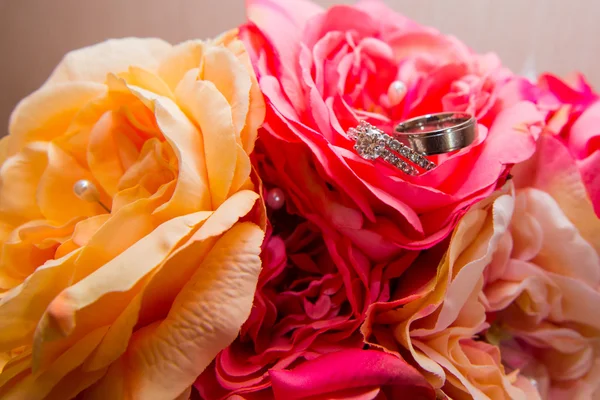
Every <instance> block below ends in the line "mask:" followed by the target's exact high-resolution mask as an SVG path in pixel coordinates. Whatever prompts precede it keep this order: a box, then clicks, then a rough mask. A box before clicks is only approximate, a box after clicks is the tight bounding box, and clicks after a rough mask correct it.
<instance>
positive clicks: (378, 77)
mask: <svg viewBox="0 0 600 400" xmlns="http://www.w3.org/2000/svg"><path fill="white" fill-rule="evenodd" d="M248 13H249V17H250V21H251V23H250V24H248V25H247V26H245V27H244V28H242V33H241V34H242V37H243V38H244V40H245V42H246V44H247V46H248V47H249V48H250V52H251V53H252V59H253V63H254V66H255V70H256V72H257V75H258V76H259V80H260V85H261V89H262V90H263V92H264V93H265V95H266V98H267V118H266V124H265V126H264V129H263V130H262V132H261V133H260V135H259V141H260V142H261V144H260V151H262V152H263V154H264V155H266V156H268V158H270V160H271V162H272V163H273V165H276V166H277V171H276V173H277V174H278V175H284V176H285V178H281V179H280V180H281V181H284V180H285V181H288V183H286V186H281V188H282V189H283V190H284V192H285V194H286V198H287V199H288V208H289V210H290V211H292V212H295V213H298V214H300V215H302V216H305V217H306V218H307V219H308V220H310V221H312V222H315V223H317V222H318V223H319V224H321V223H323V224H327V225H328V226H330V227H332V229H334V230H336V231H338V232H340V233H341V234H342V235H343V236H344V237H346V238H348V239H349V240H350V241H351V242H352V243H353V244H354V245H355V246H357V247H358V248H360V249H361V250H362V251H363V252H364V253H365V254H366V255H367V256H368V257H370V258H372V259H375V260H383V259H386V258H388V257H389V256H392V255H395V254H398V250H399V249H402V248H405V249H422V248H427V247H430V246H432V245H433V244H435V243H437V242H439V241H440V240H442V239H443V238H445V237H446V236H447V235H448V234H449V232H451V230H452V228H453V227H454V225H455V223H456V221H457V220H458V219H459V218H460V216H461V215H462V214H464V212H465V211H466V210H467V209H468V208H469V207H470V206H471V205H472V204H473V203H475V202H477V201H478V200H480V199H483V198H485V197H487V196H488V195H489V194H490V193H491V192H493V191H494V190H495V189H496V188H497V187H498V185H501V184H502V183H503V181H504V179H505V177H506V176H507V174H508V169H509V168H510V166H511V165H512V164H514V163H517V162H520V161H523V160H525V159H527V158H528V157H530V156H531V154H533V151H534V148H535V137H536V135H537V132H538V128H537V126H538V125H539V124H540V122H541V119H542V116H541V114H540V113H539V112H538V111H537V110H536V108H535V107H534V105H533V104H531V103H528V102H522V101H521V97H522V95H521V93H520V91H519V90H514V89H515V88H519V87H520V85H521V84H522V82H523V81H522V80H521V79H519V78H515V77H513V76H512V75H511V74H510V73H509V72H507V71H506V70H505V69H503V68H502V67H501V65H500V63H499V61H498V59H497V58H496V57H495V56H493V55H485V56H481V55H477V54H475V53H473V52H472V51H471V50H469V49H468V48H467V47H466V46H465V45H464V44H462V43H460V42H459V41H457V40H456V39H454V38H451V37H447V36H444V35H442V34H440V33H439V32H437V31H435V30H433V29H430V28H426V27H422V26H420V25H418V24H416V23H415V22H412V21H410V20H408V19H406V18H405V17H403V16H400V15H398V14H395V13H394V12H392V11H391V10H389V9H388V8H386V7H385V6H383V5H382V4H380V3H377V2H361V3H359V4H358V5H356V6H335V7H332V8H331V9H329V10H327V11H324V10H322V9H321V8H320V7H318V6H316V5H314V4H312V3H310V2H308V1H303V0H293V1H285V2H275V1H273V0H250V1H249V2H248ZM397 81H400V82H401V83H400V84H399V83H397ZM402 83H403V84H404V86H405V87H406V91H405V92H404V91H403V90H402ZM515 93H516V94H517V95H516V96H515ZM457 110H464V111H468V112H471V113H474V114H475V115H476V116H477V117H478V118H479V123H480V124H479V136H478V138H477V139H476V142H475V143H474V144H473V145H472V146H471V147H469V148H468V149H465V150H462V151H459V152H456V153H455V154H452V155H445V156H437V157H433V160H434V161H436V162H437V163H439V164H440V165H439V166H438V167H437V168H435V169H434V170H433V171H431V172H428V173H426V174H423V175H421V176H417V177H412V176H407V175H405V174H403V173H402V172H400V171H399V170H397V169H395V168H394V167H391V166H388V165H387V164H385V163H379V162H376V163H373V162H371V161H366V160H364V159H362V158H360V157H359V156H358V155H357V153H356V151H355V150H354V148H353V146H354V142H353V141H352V140H351V139H349V138H348V136H347V135H346V131H347V130H348V129H349V128H351V127H354V126H356V125H357V124H358V122H359V120H367V121H369V122H370V123H372V124H374V125H376V126H378V127H381V128H382V129H384V130H385V131H387V132H391V130H392V129H393V126H394V125H395V124H396V123H398V122H400V121H402V120H405V119H407V118H410V117H414V116H417V115H421V114H425V113H430V112H440V111H457ZM263 175H265V174H264V173H263ZM274 179H276V178H274Z"/></svg>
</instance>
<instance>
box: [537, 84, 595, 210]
mask: <svg viewBox="0 0 600 400" xmlns="http://www.w3.org/2000/svg"><path fill="white" fill-rule="evenodd" d="M538 88H539V90H540V91H539V92H538V93H537V100H536V101H537V104H538V107H540V109H542V110H543V111H546V112H548V117H547V127H546V131H547V132H548V133H551V134H553V135H555V136H556V137H557V138H559V139H560V140H561V141H562V143H563V144H564V145H565V146H566V147H567V148H568V149H569V152H570V154H571V156H572V157H573V158H574V159H575V160H577V161H576V162H577V167H578V168H579V171H580V173H581V177H582V179H583V182H584V184H585V186H586V189H587V192H588V195H589V196H590V198H591V201H592V204H593V205H594V210H595V211H596V215H597V216H598V217H600V180H599V178H598V177H599V176H600V97H599V96H598V94H597V93H595V92H594V90H593V89H592V87H591V86H590V85H589V84H588V83H587V82H586V80H585V78H584V77H583V76H582V75H574V76H572V77H569V78H567V79H566V80H561V79H559V78H557V77H556V76H553V75H549V74H546V75H542V76H541V77H540V79H539V81H538Z"/></svg>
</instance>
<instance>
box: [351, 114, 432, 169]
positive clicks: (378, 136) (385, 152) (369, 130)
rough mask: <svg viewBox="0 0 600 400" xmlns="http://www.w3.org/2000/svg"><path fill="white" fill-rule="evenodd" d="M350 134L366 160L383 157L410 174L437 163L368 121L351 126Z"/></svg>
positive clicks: (360, 154)
mask: <svg viewBox="0 0 600 400" xmlns="http://www.w3.org/2000/svg"><path fill="white" fill-rule="evenodd" d="M348 136H349V137H350V138H351V139H354V140H355V141H356V143H355V144H354V149H356V151H357V153H358V155H359V156H361V157H362V158H364V159H366V160H376V159H382V160H384V161H386V162H388V163H390V164H392V165H393V166H395V167H396V168H398V169H400V170H401V171H403V172H404V173H406V174H409V175H418V174H419V170H423V171H428V170H430V169H433V168H435V164H434V163H433V162H431V161H429V160H428V159H427V158H425V157H424V156H423V155H421V154H419V153H417V152H416V151H414V150H413V149H411V148H410V147H408V146H405V145H404V144H402V143H401V142H400V141H399V140H397V139H395V138H393V137H391V136H390V135H388V134H386V133H385V132H383V131H382V130H380V129H377V128H375V127H374V126H373V125H371V124H369V123H368V122H366V121H361V123H360V124H359V125H358V127H356V128H350V129H349V130H348Z"/></svg>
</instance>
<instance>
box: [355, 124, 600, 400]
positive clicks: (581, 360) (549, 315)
mask: <svg viewBox="0 0 600 400" xmlns="http://www.w3.org/2000/svg"><path fill="white" fill-rule="evenodd" d="M513 173H514V174H515V176H514V182H515V183H514V184H515V185H516V187H517V189H516V191H515V190H513V189H512V188H511V186H512V185H513V184H510V185H509V186H508V187H507V188H506V189H504V191H502V192H499V193H497V194H496V195H494V196H493V197H492V198H490V199H488V200H486V201H484V202H483V203H481V204H479V205H478V206H476V207H475V208H474V209H472V210H471V211H469V212H468V213H467V214H466V215H465V216H464V217H463V218H462V219H461V221H460V223H459V224H458V226H457V228H456V229H455V231H454V233H453V235H452V238H451V240H450V244H449V246H448V247H447V251H446V247H445V246H440V248H439V251H440V252H445V254H444V255H443V257H442V261H441V262H440V264H439V267H438V264H437V259H438V258H439V256H437V255H436V254H435V253H436V249H433V251H427V252H424V253H423V254H422V255H421V257H420V258H419V259H418V260H417V262H416V263H415V265H413V266H412V267H411V268H410V269H409V270H408V273H407V275H404V276H403V281H402V282H401V283H399V285H398V287H397V290H396V293H395V294H394V295H393V297H392V301H391V302H390V303H378V304H375V305H373V306H371V308H370V310H369V316H368V318H367V323H366V324H365V325H364V326H363V333H364V334H365V337H366V338H367V339H368V340H369V342H371V343H373V344H375V345H377V346H380V347H383V348H384V349H386V350H387V351H391V352H397V353H400V354H404V353H405V352H406V351H409V353H410V355H411V356H412V358H413V363H414V364H415V365H416V366H418V367H420V368H421V370H422V371H423V372H424V373H425V374H426V376H427V377H428V379H429V381H430V382H431V383H432V384H433V385H434V387H436V388H438V389H439V390H440V392H442V393H444V394H445V395H448V396H449V397H451V398H452V399H482V400H483V399H507V400H508V399H551V400H561V399H592V398H598V396H600V318H599V317H598V313H597V310H596V308H597V306H598V304H600V256H599V254H600V220H599V219H598V218H597V217H596V215H595V213H594V208H593V206H592V202H591V201H590V197H589V195H588V193H587V191H586V187H585V184H584V182H583V180H582V177H581V174H580V173H579V168H578V165H577V162H576V160H574V159H573V157H572V156H571V154H570V152H569V149H568V148H567V147H566V146H565V145H564V144H563V143H562V142H561V141H560V140H559V139H558V138H556V137H555V136H553V135H550V134H544V135H543V136H542V137H541V138H540V140H539V142H538V150H537V152H536V154H535V156H534V157H533V158H532V159H531V160H529V161H528V162H526V163H524V164H522V165H519V166H517V167H516V168H515V169H513ZM427 272H429V277H428V276H427ZM389 326H392V327H393V330H392V331H390V328H389ZM505 368H506V369H505ZM594 396H595V397H594Z"/></svg>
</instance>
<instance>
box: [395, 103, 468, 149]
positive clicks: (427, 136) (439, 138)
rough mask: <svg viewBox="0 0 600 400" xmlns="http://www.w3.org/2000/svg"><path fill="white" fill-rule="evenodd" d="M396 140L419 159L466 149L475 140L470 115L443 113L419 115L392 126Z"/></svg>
mask: <svg viewBox="0 0 600 400" xmlns="http://www.w3.org/2000/svg"><path fill="white" fill-rule="evenodd" d="M396 135H397V136H396V137H397V139H398V140H400V141H401V142H402V143H404V144H405V145H407V146H409V147H410V148H412V149H413V150H415V151H416V152H418V153H420V154H423V155H433V154H443V153H450V152H452V151H455V150H459V149H462V148H464V147H467V146H469V145H470V144H471V143H473V141H474V140H475V138H476V137H477V121H476V120H475V118H474V117H473V116H472V115H471V114H467V113H462V112H445V113H438V114H429V115H423V116H420V117H416V118H412V119H409V120H407V121H404V122H402V123H400V124H398V125H397V126H396Z"/></svg>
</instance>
